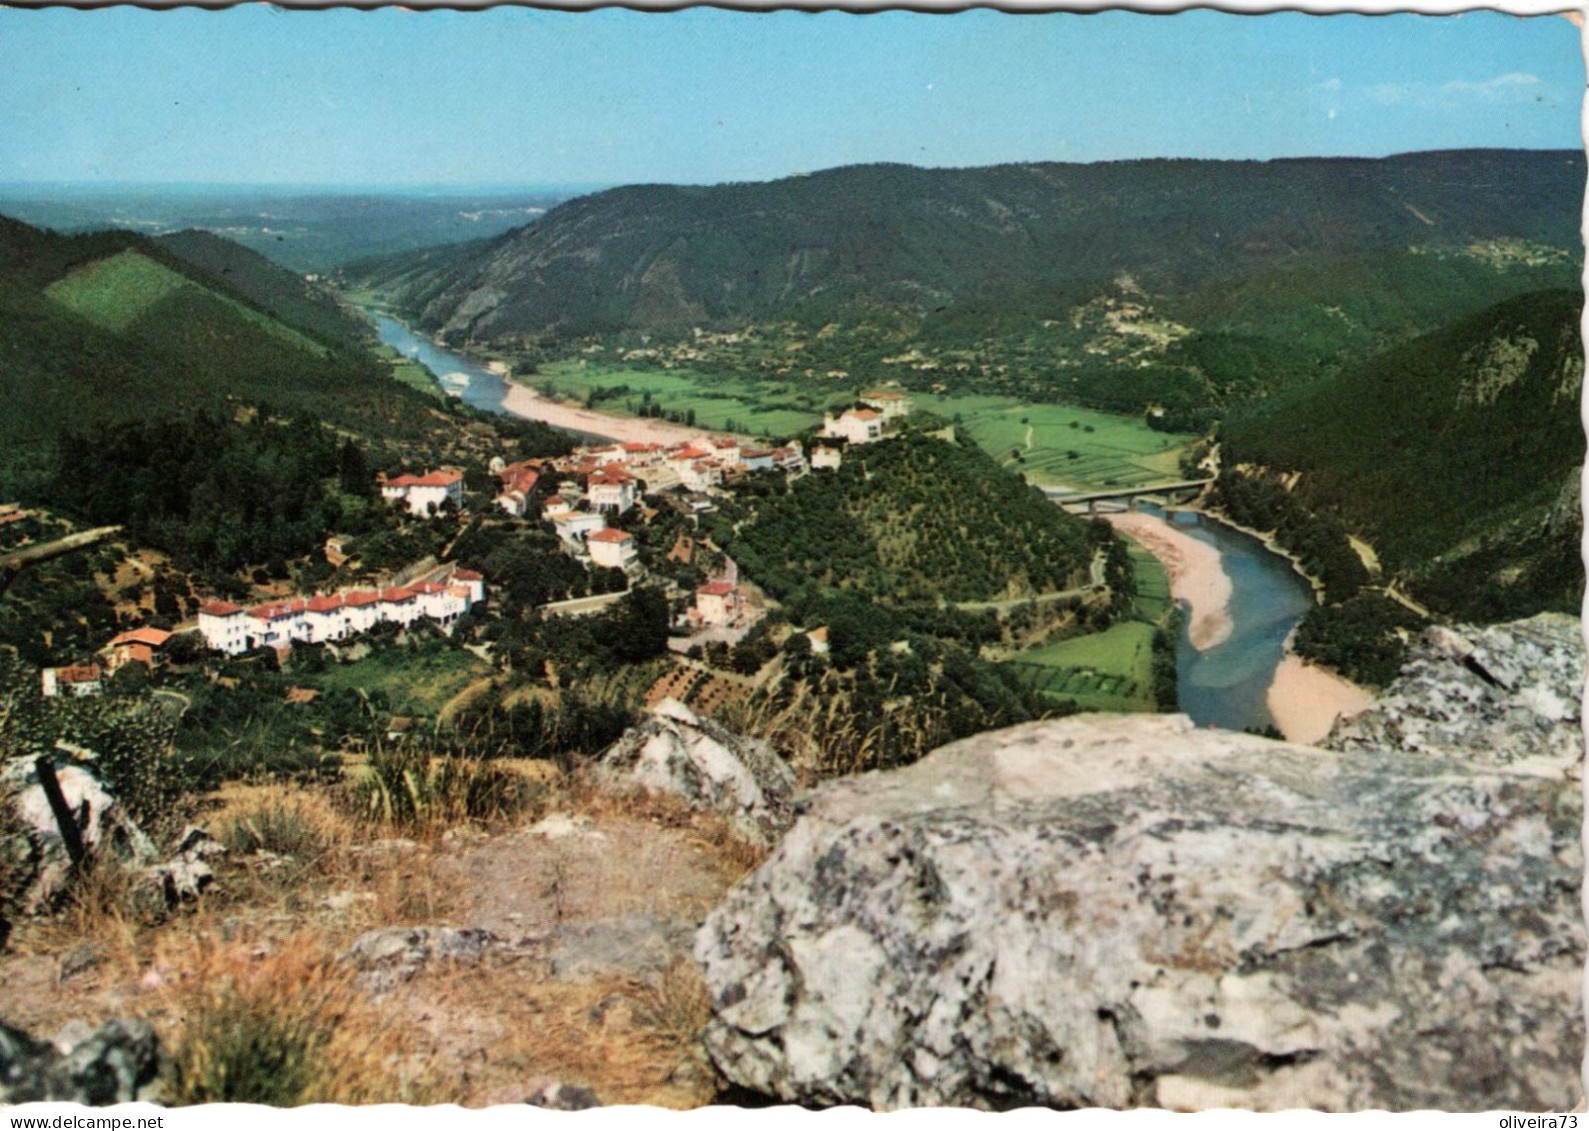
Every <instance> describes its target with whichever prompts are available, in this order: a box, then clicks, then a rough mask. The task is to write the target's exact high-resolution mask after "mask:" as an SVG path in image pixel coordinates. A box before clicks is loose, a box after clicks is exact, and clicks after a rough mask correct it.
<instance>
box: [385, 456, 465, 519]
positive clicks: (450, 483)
mask: <svg viewBox="0 0 1589 1131" xmlns="http://www.w3.org/2000/svg"><path fill="white" fill-rule="evenodd" d="M376 484H377V486H379V487H380V489H381V498H383V499H385V500H386V501H387V502H389V503H401V504H402V505H404V506H406V507H407V508H408V513H409V514H412V515H417V516H419V517H421V518H423V517H424V516H425V515H431V514H436V513H437V512H439V511H440V510H441V509H442V508H443V507H445V506H446V505H447V504H448V503H451V504H452V506H453V508H454V509H455V510H462V509H463V472H461V471H458V470H457V469H455V468H450V467H444V468H441V469H440V470H438V471H427V472H426V473H425V474H424V475H399V476H396V477H395V478H392V479H388V478H387V477H386V476H384V475H382V476H380V477H378V478H377V480H376Z"/></svg>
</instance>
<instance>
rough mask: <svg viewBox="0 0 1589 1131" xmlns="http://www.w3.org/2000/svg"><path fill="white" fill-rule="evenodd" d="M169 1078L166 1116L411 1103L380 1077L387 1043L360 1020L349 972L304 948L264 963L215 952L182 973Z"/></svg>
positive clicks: (290, 943) (290, 945) (394, 1083)
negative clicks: (174, 1111) (200, 1107)
mask: <svg viewBox="0 0 1589 1131" xmlns="http://www.w3.org/2000/svg"><path fill="white" fill-rule="evenodd" d="M184 966H186V967H187V968H188V969H189V971H190V974H189V977H188V978H186V979H185V980H184V982H183V983H182V984H181V985H180V986H179V988H178V990H177V993H176V997H177V1000H176V1001H175V1002H174V1003H173V1004H174V1006H175V1010H174V1012H176V1013H177V1014H178V1015H179V1016H180V1017H181V1018H182V1023H181V1026H180V1029H179V1031H178V1033H177V1034H176V1040H175V1044H174V1049H173V1052H172V1055H171V1059H170V1062H169V1067H168V1072H167V1080H166V1083H167V1093H166V1094H167V1102H169V1103H170V1104H172V1105H173V1106H183V1105H187V1104H207V1103H257V1104H267V1105H270V1106H272V1107H294V1106H297V1105H300V1104H307V1103H371V1102H398V1103H401V1102H404V1101H405V1100H410V1101H411V1100H414V1099H416V1098H418V1097H416V1096H414V1095H413V1094H412V1092H411V1089H409V1088H408V1087H406V1086H405V1085H404V1084H403V1082H401V1081H399V1080H394V1079H393V1078H392V1077H391V1073H390V1070H389V1069H388V1068H387V1067H386V1065H387V1063H389V1061H390V1058H389V1056H388V1055H387V1054H388V1053H389V1051H390V1050H388V1049H386V1048H384V1047H383V1045H385V1044H386V1043H388V1042H389V1041H390V1040H391V1039H392V1037H391V1035H390V1034H388V1033H383V1031H382V1029H381V1027H380V1026H379V1025H378V1024H377V1023H376V1020H375V1019H373V1018H370V1017H367V1016H365V1015H363V1014H361V1013H360V1011H359V1006H360V999H359V995H358V993H357V991H356V990H355V989H354V987H353V986H352V985H351V984H350V982H349V981H348V974H347V972H346V970H344V969H342V968H340V967H338V966H337V965H336V964H335V963H334V962H333V961H332V960H330V959H329V958H328V957H325V956H323V955H320V954H319V953H317V952H316V951H315V950H314V949H313V948H312V947H311V946H310V945H308V944H307V943H306V941H305V940H286V941H284V942H283V944H282V945H281V946H280V947H279V948H278V949H277V950H276V951H275V952H274V953H271V954H267V955H266V956H264V957H263V958H260V957H257V953H256V954H250V953H247V952H246V951H243V950H240V949H239V950H217V951H212V952H210V953H209V954H207V955H202V956H200V957H198V958H197V959H196V960H195V959H191V958H190V959H189V960H188V961H187V962H185V963H184Z"/></svg>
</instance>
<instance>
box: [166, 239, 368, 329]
mask: <svg viewBox="0 0 1589 1131" xmlns="http://www.w3.org/2000/svg"><path fill="white" fill-rule="evenodd" d="M155 242H156V243H157V244H159V246H160V247H161V248H162V249H164V250H165V251H168V252H170V253H171V254H172V255H174V256H176V257H177V258H179V259H181V260H182V261H183V262H185V263H189V264H191V265H193V266H194V267H197V268H198V269H199V270H201V271H203V272H205V274H207V275H209V276H210V277H212V278H215V279H222V280H225V282H226V283H227V284H229V285H230V286H231V287H232V288H233V289H234V290H235V291H237V292H238V293H239V294H241V295H243V296H244V297H245V298H247V299H248V300H249V301H250V302H252V303H253V304H254V305H255V306H256V307H258V308H259V309H260V310H262V311H264V312H265V313H267V314H269V315H270V316H271V317H273V318H275V319H277V320H279V321H281V322H284V323H286V324H287V325H289V326H294V327H296V328H298V329H300V330H303V331H305V332H307V333H308V334H310V335H311V336H313V337H316V338H319V339H321V340H323V341H361V340H365V339H368V338H370V337H371V330H370V326H369V323H368V322H366V321H364V320H363V319H362V318H360V317H359V316H358V315H356V314H354V313H352V312H351V311H348V310H347V309H345V308H344V307H343V306H342V305H341V303H339V302H338V301H337V299H336V298H335V296H334V295H333V294H332V293H331V292H330V291H329V290H327V289H326V288H325V287H323V286H321V285H319V284H317V283H311V282H309V281H308V280H306V279H304V278H303V277H302V276H300V275H295V274H293V273H292V272H291V271H289V270H287V269H286V268H284V267H281V266H278V265H277V264H275V263H273V262H271V261H270V260H269V259H266V258H265V257H264V256H263V255H261V254H259V253H258V252H257V251H253V250H251V249H249V248H246V247H244V246H243V245H242V244H239V243H234V242H233V241H231V240H229V239H223V238H222V237H220V236H217V235H215V234H214V233H212V232H202V231H185V232H174V233H172V234H171V235H167V236H160V237H159V238H158V239H157V240H156V241H155Z"/></svg>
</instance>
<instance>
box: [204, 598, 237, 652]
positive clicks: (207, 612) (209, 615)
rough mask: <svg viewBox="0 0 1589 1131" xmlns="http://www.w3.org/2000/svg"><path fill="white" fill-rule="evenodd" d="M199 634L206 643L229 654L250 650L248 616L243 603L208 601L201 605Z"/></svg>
mask: <svg viewBox="0 0 1589 1131" xmlns="http://www.w3.org/2000/svg"><path fill="white" fill-rule="evenodd" d="M199 635H200V636H202V637H204V645H205V647H207V648H211V649H213V650H214V651H217V652H225V653H226V654H227V655H228V656H238V655H241V654H242V653H244V652H246V651H248V617H247V615H246V614H245V613H244V612H243V607H242V606H241V605H234V604H232V603H231V602H230V601H208V602H206V603H205V604H202V605H200V606H199Z"/></svg>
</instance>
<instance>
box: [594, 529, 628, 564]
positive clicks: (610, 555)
mask: <svg viewBox="0 0 1589 1131" xmlns="http://www.w3.org/2000/svg"><path fill="white" fill-rule="evenodd" d="M585 549H587V550H589V551H590V560H591V561H593V562H595V563H596V564H597V565H599V566H601V567H603V568H604V569H625V570H626V569H628V568H629V567H630V566H632V565H635V564H637V563H638V562H639V561H640V549H639V547H638V546H636V545H635V539H634V535H632V534H629V533H627V532H625V531H622V530H598V531H596V532H594V533H593V534H591V535H589V536H588V537H587V538H586V539H585Z"/></svg>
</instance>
